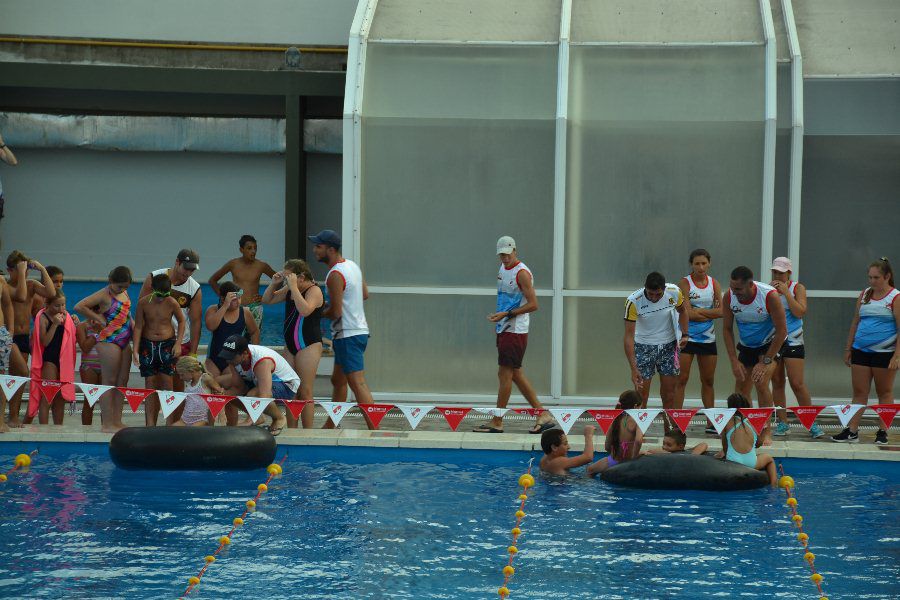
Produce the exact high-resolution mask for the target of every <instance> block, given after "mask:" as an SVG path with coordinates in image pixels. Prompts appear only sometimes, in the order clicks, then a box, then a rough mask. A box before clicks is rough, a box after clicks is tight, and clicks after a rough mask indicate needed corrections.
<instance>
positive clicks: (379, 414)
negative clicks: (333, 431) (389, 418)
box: [359, 404, 394, 429]
mask: <svg viewBox="0 0 900 600" xmlns="http://www.w3.org/2000/svg"><path fill="white" fill-rule="evenodd" d="M392 408H394V405H393V404H360V405H359V409H360V410H361V411H363V412H364V413H366V414H367V415H369V420H370V421H371V422H372V426H373V427H374V428H375V429H378V425H379V424H381V420H382V419H383V418H384V415H386V414H387V413H388V411H389V410H391V409H392Z"/></svg>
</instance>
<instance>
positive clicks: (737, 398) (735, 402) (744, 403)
mask: <svg viewBox="0 0 900 600" xmlns="http://www.w3.org/2000/svg"><path fill="white" fill-rule="evenodd" d="M726 402H727V403H728V408H750V406H751V404H750V401H749V400H747V397H746V396H744V395H743V394H738V393H734V394H732V395H730V396H728V400H726Z"/></svg>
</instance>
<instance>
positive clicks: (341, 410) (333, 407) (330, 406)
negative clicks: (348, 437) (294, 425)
mask: <svg viewBox="0 0 900 600" xmlns="http://www.w3.org/2000/svg"><path fill="white" fill-rule="evenodd" d="M319 406H321V407H322V408H324V409H325V414H326V415H328V418H329V419H331V422H332V423H334V424H335V425H337V424H338V423H340V422H341V419H343V418H344V415H346V414H347V411H348V410H350V409H351V408H353V407H354V406H356V402H319Z"/></svg>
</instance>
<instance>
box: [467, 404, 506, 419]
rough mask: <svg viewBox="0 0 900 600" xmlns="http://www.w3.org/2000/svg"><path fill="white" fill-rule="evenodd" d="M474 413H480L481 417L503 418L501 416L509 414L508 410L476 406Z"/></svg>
mask: <svg viewBox="0 0 900 600" xmlns="http://www.w3.org/2000/svg"><path fill="white" fill-rule="evenodd" d="M475 412H480V413H481V414H483V415H490V416H492V417H500V418H501V419H502V418H503V415H505V414H506V413H508V412H509V409H508V408H494V407H491V406H476V407H475Z"/></svg>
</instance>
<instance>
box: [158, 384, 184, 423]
mask: <svg viewBox="0 0 900 600" xmlns="http://www.w3.org/2000/svg"><path fill="white" fill-rule="evenodd" d="M156 395H157V396H159V409H160V410H161V411H162V414H163V418H165V419H168V418H169V415H171V414H172V413H173V412H174V411H175V409H176V408H178V407H179V406H181V403H182V402H184V399H185V398H186V397H187V394H185V393H184V392H170V391H162V390H160V391H159V392H157V393H156Z"/></svg>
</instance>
